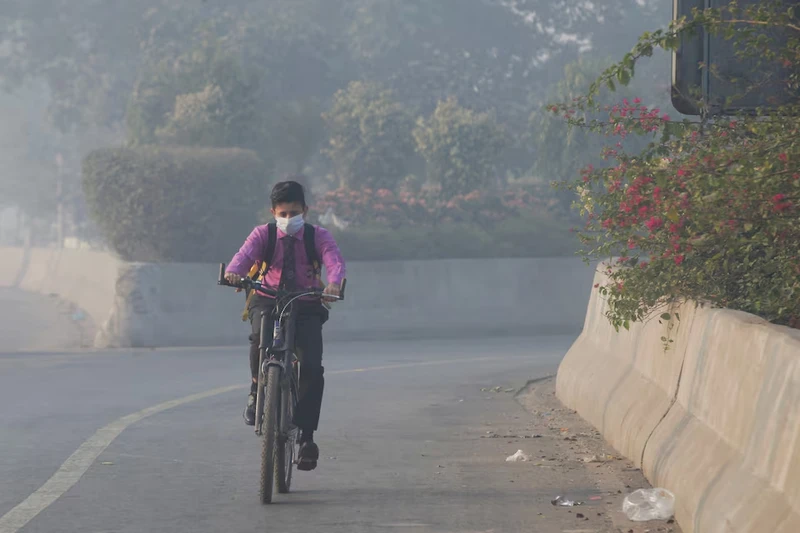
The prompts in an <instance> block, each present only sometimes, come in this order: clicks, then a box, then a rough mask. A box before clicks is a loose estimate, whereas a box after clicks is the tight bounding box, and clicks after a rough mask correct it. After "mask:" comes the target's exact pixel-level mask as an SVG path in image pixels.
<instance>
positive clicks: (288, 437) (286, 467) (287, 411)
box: [275, 375, 298, 494]
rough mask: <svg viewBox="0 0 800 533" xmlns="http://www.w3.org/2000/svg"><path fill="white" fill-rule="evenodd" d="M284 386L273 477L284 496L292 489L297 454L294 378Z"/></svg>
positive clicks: (291, 377)
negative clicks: (294, 420) (294, 419)
mask: <svg viewBox="0 0 800 533" xmlns="http://www.w3.org/2000/svg"><path fill="white" fill-rule="evenodd" d="M285 385H286V386H284V387H283V389H281V396H280V397H281V407H280V413H281V417H280V418H281V420H280V434H279V435H278V441H277V443H276V447H275V476H276V478H277V481H278V492H279V493H281V494H286V493H288V492H289V490H290V489H291V487H292V469H293V467H294V460H295V454H296V452H297V440H298V438H297V433H298V430H297V428H296V427H295V426H294V423H293V422H292V419H293V418H294V408H295V405H296V404H297V388H296V387H295V379H294V376H293V375H292V376H290V378H289V379H288V380H287V382H286V384H285Z"/></svg>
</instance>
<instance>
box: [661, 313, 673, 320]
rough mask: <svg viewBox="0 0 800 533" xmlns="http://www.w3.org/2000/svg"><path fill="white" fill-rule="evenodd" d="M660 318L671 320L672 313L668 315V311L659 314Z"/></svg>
mask: <svg viewBox="0 0 800 533" xmlns="http://www.w3.org/2000/svg"><path fill="white" fill-rule="evenodd" d="M661 319H662V320H672V315H670V314H669V313H664V314H662V315H661Z"/></svg>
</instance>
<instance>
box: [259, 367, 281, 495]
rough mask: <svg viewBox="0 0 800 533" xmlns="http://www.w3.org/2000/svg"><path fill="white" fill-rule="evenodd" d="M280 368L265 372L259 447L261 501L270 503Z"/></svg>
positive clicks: (270, 368) (271, 368)
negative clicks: (265, 390)
mask: <svg viewBox="0 0 800 533" xmlns="http://www.w3.org/2000/svg"><path fill="white" fill-rule="evenodd" d="M280 380H281V374H280V368H278V367H277V366H270V367H269V370H268V372H267V387H266V389H267V392H266V395H265V398H264V423H263V426H262V437H261V438H262V439H263V440H262V448H261V503H265V504H266V503H272V486H273V477H272V475H273V473H274V471H275V436H276V435H277V432H278V394H279V393H280V385H281V384H280Z"/></svg>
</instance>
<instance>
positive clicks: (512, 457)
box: [506, 450, 531, 463]
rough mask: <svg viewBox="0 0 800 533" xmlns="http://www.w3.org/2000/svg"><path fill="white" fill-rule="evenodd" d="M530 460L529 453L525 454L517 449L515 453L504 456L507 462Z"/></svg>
mask: <svg viewBox="0 0 800 533" xmlns="http://www.w3.org/2000/svg"><path fill="white" fill-rule="evenodd" d="M530 460H531V457H530V455H527V454H526V453H525V452H523V451H522V450H517V453H515V454H514V455H509V456H508V457H506V462H507V463H516V462H519V461H530Z"/></svg>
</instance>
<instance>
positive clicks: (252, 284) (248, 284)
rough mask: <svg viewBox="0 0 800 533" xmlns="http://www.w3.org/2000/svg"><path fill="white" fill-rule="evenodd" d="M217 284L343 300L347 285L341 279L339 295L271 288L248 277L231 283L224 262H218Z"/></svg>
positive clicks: (314, 290) (294, 295)
mask: <svg viewBox="0 0 800 533" xmlns="http://www.w3.org/2000/svg"><path fill="white" fill-rule="evenodd" d="M217 285H220V286H223V287H233V288H234V289H247V290H256V291H260V292H263V293H265V294H269V295H270V296H274V297H276V298H277V297H286V298H294V297H299V296H315V297H319V298H333V299H335V300H344V289H345V286H346V285H347V280H346V279H343V280H342V288H341V290H340V292H339V295H338V296H336V295H333V294H325V292H324V291H323V289H305V290H302V291H292V292H288V291H281V290H275V289H271V288H269V287H267V286H265V285H263V284H262V283H261V282H260V281H254V280H252V279H250V278H242V281H241V282H240V283H231V282H229V281H228V280H226V279H225V263H220V264H219V278H218V279H217Z"/></svg>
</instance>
